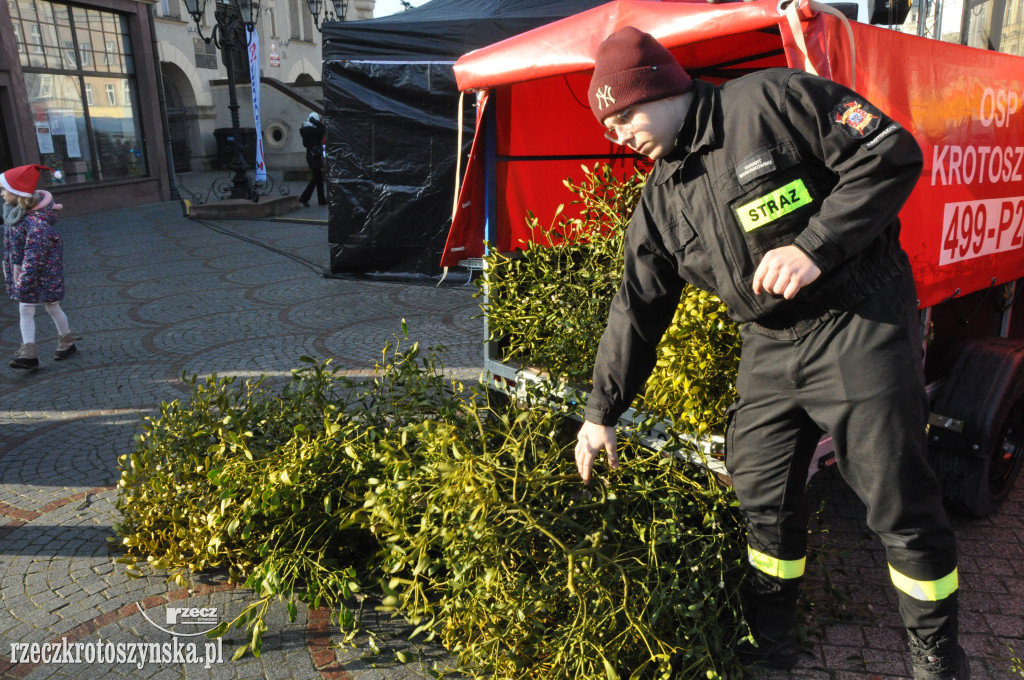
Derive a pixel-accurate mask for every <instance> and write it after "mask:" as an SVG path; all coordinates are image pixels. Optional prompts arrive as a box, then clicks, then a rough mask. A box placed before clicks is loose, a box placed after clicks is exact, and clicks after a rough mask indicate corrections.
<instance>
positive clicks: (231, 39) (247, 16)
mask: <svg viewBox="0 0 1024 680" xmlns="http://www.w3.org/2000/svg"><path fill="white" fill-rule="evenodd" d="M230 8H231V9H230V10H229V9H228V6H227V5H226V4H224V3H218V7H217V9H216V10H215V11H214V13H213V16H214V18H216V20H217V23H216V25H215V26H214V27H213V31H212V32H211V33H210V37H209V38H207V37H206V36H205V35H203V27H202V25H201V22H202V20H203V17H204V16H205V15H206V0H185V9H186V10H188V13H189V14H191V15H192V20H193V21H195V22H196V28H197V29H198V32H199V37H200V38H202V39H203V40H204V41H205V42H206V44H207V45H209V44H210V43H211V42H212V43H213V44H215V45H216V46H217V47H218V48H219V49H220V51H221V52H222V53H223V55H224V66H225V67H226V68H227V70H228V109H229V110H230V111H231V136H232V138H233V139H232V145H231V146H232V161H231V163H229V164H228V166H227V167H228V168H229V169H231V170H234V171H235V176H234V178H233V179H232V182H231V193H230V198H248V199H253V198H254V196H253V191H252V187H251V186H250V185H249V178H248V176H247V175H246V169H247V167H248V166H247V164H246V162H245V155H244V154H243V144H242V131H241V129H240V128H239V123H238V98H237V97H236V96H235V63H234V57H235V54H236V53H235V49H236V47H237V46H240V45H245V46H247V47H248V44H249V36H248V34H247V33H246V31H245V30H244V29H249V30H252V29H253V27H255V26H256V19H257V18H258V17H259V13H260V3H259V0H231V5H230ZM232 10H233V11H232Z"/></svg>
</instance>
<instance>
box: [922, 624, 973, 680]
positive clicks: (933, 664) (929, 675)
mask: <svg viewBox="0 0 1024 680" xmlns="http://www.w3.org/2000/svg"><path fill="white" fill-rule="evenodd" d="M907 641H908V642H909V643H910V659H911V661H913V663H914V680H970V677H971V665H970V663H968V661H967V655H966V654H964V648H963V647H961V646H960V644H959V643H958V642H957V641H956V638H955V637H939V636H936V637H935V638H934V639H932V640H929V641H927V642H925V641H924V640H922V639H921V638H919V637H917V635H915V634H914V633H913V632H912V631H908V632H907Z"/></svg>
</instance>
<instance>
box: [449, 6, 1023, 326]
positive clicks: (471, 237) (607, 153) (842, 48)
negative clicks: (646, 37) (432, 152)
mask: <svg viewBox="0 0 1024 680" xmlns="http://www.w3.org/2000/svg"><path fill="white" fill-rule="evenodd" d="M798 1H799V2H800V3H801V4H800V5H798V6H795V7H793V8H791V9H790V10H789V14H791V15H792V17H790V16H788V15H787V13H786V12H785V11H783V10H780V9H779V7H778V5H777V4H776V3H775V2H774V0H755V1H754V2H738V3H727V4H708V3H707V2H704V1H703V0H699V1H679V2H656V1H653V0H616V1H615V2H610V3H608V4H606V5H602V6H601V7H598V8H595V9H592V10H589V11H586V12H582V13H580V14H577V15H575V16H572V17H569V18H567V19H563V20H561V21H557V22H554V23H551V24H548V25H546V26H542V27H540V28H537V29H534V30H532V31H529V32H527V33H523V34H520V35H518V36H514V37H512V38H509V39H507V40H504V41H501V42H499V43H495V44H493V45H490V46H488V47H485V48H482V49H479V50H475V51H473V52H470V53H468V54H466V55H464V56H463V57H462V58H461V59H459V61H458V62H457V63H456V65H455V74H456V80H457V83H458V86H459V89H461V90H463V91H477V92H478V93H479V94H478V97H479V100H478V103H479V106H478V115H477V135H476V139H475V140H474V145H473V151H472V153H471V157H470V162H469V165H468V167H467V170H466V175H465V181H464V183H463V187H462V191H461V194H460V200H459V203H458V207H457V210H456V213H455V217H454V220H453V223H452V229H451V232H450V233H449V237H448V243H447V245H446V248H445V253H444V256H443V259H442V265H444V266H451V265H455V264H458V262H459V261H460V260H463V259H465V258H467V257H479V256H481V255H482V254H483V252H484V242H485V240H486V241H487V242H488V243H489V244H490V247H496V248H498V249H500V250H502V251H509V250H514V249H516V248H519V247H522V246H523V244H524V243H526V242H528V241H529V240H530V233H529V230H528V228H527V227H526V222H525V217H526V215H527V212H528V211H529V212H532V213H533V214H535V215H536V216H537V217H538V218H540V221H541V223H542V224H545V223H547V221H548V220H550V219H551V218H552V216H553V215H554V214H555V211H556V209H557V207H558V205H560V204H562V203H566V202H568V201H570V200H571V199H572V195H571V194H569V193H568V192H567V191H566V189H565V188H564V187H563V185H562V180H563V179H564V178H566V177H570V176H575V177H580V175H581V173H580V165H581V164H584V165H588V166H591V165H593V164H594V163H596V162H607V163H610V164H612V166H613V167H615V168H616V169H617V170H621V171H622V173H630V172H633V170H634V166H635V164H636V163H637V161H638V159H637V158H636V157H634V156H633V155H631V154H624V153H622V148H621V147H618V146H615V145H613V144H611V143H610V142H608V141H607V140H605V139H604V138H603V136H602V135H601V127H600V126H599V124H598V123H597V121H596V120H595V119H594V117H593V115H592V114H591V112H590V108H589V106H588V105H587V86H588V84H589V81H590V73H591V71H592V69H593V55H594V54H595V52H596V50H597V46H598V45H599V44H600V42H601V41H602V40H603V39H604V38H605V37H606V36H607V35H609V34H610V33H612V32H613V31H615V30H617V29H619V28H621V27H623V26H636V27H637V28H639V29H641V30H644V31H647V32H649V33H651V34H652V35H654V36H655V37H656V38H658V40H659V41H660V42H661V43H662V44H663V45H665V46H666V47H668V48H669V49H670V50H671V51H672V53H673V54H674V55H675V56H676V58H677V59H678V60H679V61H680V63H681V64H682V65H683V66H684V67H685V68H686V69H687V71H689V72H690V74H691V75H692V76H694V77H696V78H701V79H704V80H709V81H712V82H720V81H722V80H725V79H729V78H732V77H736V76H739V75H742V74H745V73H749V72H751V71H754V70H758V69H762V68H766V67H771V66H792V67H797V68H807V69H808V70H812V71H814V72H817V73H819V74H820V75H823V76H826V77H830V78H833V79H835V80H837V81H839V82H842V83H844V84H846V85H851V86H854V87H855V88H856V89H857V90H858V91H859V92H860V93H861V94H863V95H864V96H866V97H867V98H868V99H869V100H871V101H872V102H873V103H875V104H876V105H878V106H879V107H881V108H882V109H883V110H885V111H887V112H888V113H889V114H890V115H892V116H893V117H894V118H895V119H896V120H897V121H899V122H900V123H902V124H903V125H904V127H906V128H907V129H908V130H910V131H911V132H913V133H914V135H915V137H916V138H917V140H918V142H919V143H920V144H921V147H922V150H923V151H924V156H925V170H924V174H923V176H922V178H921V181H920V182H919V183H918V187H917V188H916V189H915V191H914V193H913V194H912V196H911V198H910V200H909V201H908V202H907V204H906V206H905V207H904V209H903V212H902V213H901V217H902V219H903V225H904V226H903V234H902V242H903V245H904V248H906V250H907V252H908V253H909V254H910V256H911V261H912V263H913V265H914V273H915V278H916V280H917V283H918V293H919V296H920V298H921V304H922V306H930V305H932V304H935V303H937V302H940V301H942V300H943V299H947V298H949V297H953V296H955V295H964V294H967V293H969V292H973V291H975V290H980V289H983V288H987V287H989V286H991V285H993V283H1005V282H1006V281H1010V280H1015V279H1017V278H1020V277H1021V276H1022V275H1024V178H1022V173H1024V111H1022V108H1024V106H1022V100H1024V59H1022V58H1020V57H1014V56H1009V55H1005V54H999V53H995V52H987V51H984V50H978V49H974V48H969V47H963V46H960V45H951V44H948V43H942V42H939V41H935V40H930V39H926V38H918V37H915V36H910V35H906V34H902V33H898V32H896V31H891V30H887V29H881V28H876V27H873V26H869V25H864V24H858V23H856V22H853V23H852V24H850V27H849V31H850V32H849V33H848V29H847V28H846V27H844V25H843V22H841V21H840V20H839V19H837V18H836V17H834V16H832V15H830V14H826V13H824V12H820V11H817V9H818V8H820V6H818V5H816V4H815V3H811V2H809V0H798ZM791 20H792V23H791ZM791 25H796V26H797V27H798V30H797V31H796V32H795V33H794V31H793V30H792V28H791ZM801 43H803V44H801ZM854 46H855V50H854V49H852V48H853V47H854ZM854 52H855V54H856V60H855V61H854V59H853V54H854ZM854 76H856V79H855V80H854Z"/></svg>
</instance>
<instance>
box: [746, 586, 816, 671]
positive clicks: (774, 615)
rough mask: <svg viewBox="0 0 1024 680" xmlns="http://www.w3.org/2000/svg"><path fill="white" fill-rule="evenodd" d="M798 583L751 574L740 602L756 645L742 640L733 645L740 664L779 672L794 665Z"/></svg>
mask: <svg viewBox="0 0 1024 680" xmlns="http://www.w3.org/2000/svg"><path fill="white" fill-rule="evenodd" d="M800 580H801V579H774V578H772V577H769V576H766V575H764V574H762V573H761V572H757V571H751V573H750V575H749V576H748V578H747V580H746V582H744V584H743V587H742V589H741V591H740V603H741V605H742V607H743V617H744V618H745V619H746V620H747V625H748V626H750V633H751V635H752V636H753V638H754V642H756V644H752V643H751V642H750V641H749V640H743V641H741V642H740V643H739V644H738V645H736V649H735V651H736V656H737V657H738V658H739V660H740V661H741V662H742V663H743V664H757V665H759V666H764V667H765V668H776V669H780V670H789V669H790V668H792V667H793V666H795V665H796V662H797V660H798V659H799V656H800V648H799V646H798V645H797V642H796V632H795V630H794V627H793V624H794V619H795V617H796V598H797V594H798V589H799V581H800Z"/></svg>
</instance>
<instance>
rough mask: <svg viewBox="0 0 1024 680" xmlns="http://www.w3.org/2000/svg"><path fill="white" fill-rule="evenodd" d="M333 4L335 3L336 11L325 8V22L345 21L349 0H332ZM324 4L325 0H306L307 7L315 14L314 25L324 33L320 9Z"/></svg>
mask: <svg viewBox="0 0 1024 680" xmlns="http://www.w3.org/2000/svg"><path fill="white" fill-rule="evenodd" d="M331 4H332V5H334V11H333V12H331V11H330V10H328V9H324V22H328V21H344V20H345V15H346V14H347V13H348V0H331ZM323 6H324V1H323V0H306V9H308V10H309V13H310V14H312V15H313V25H314V26H316V30H318V31H320V32H321V33H323V29H321V28H320V9H321V8H323Z"/></svg>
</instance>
